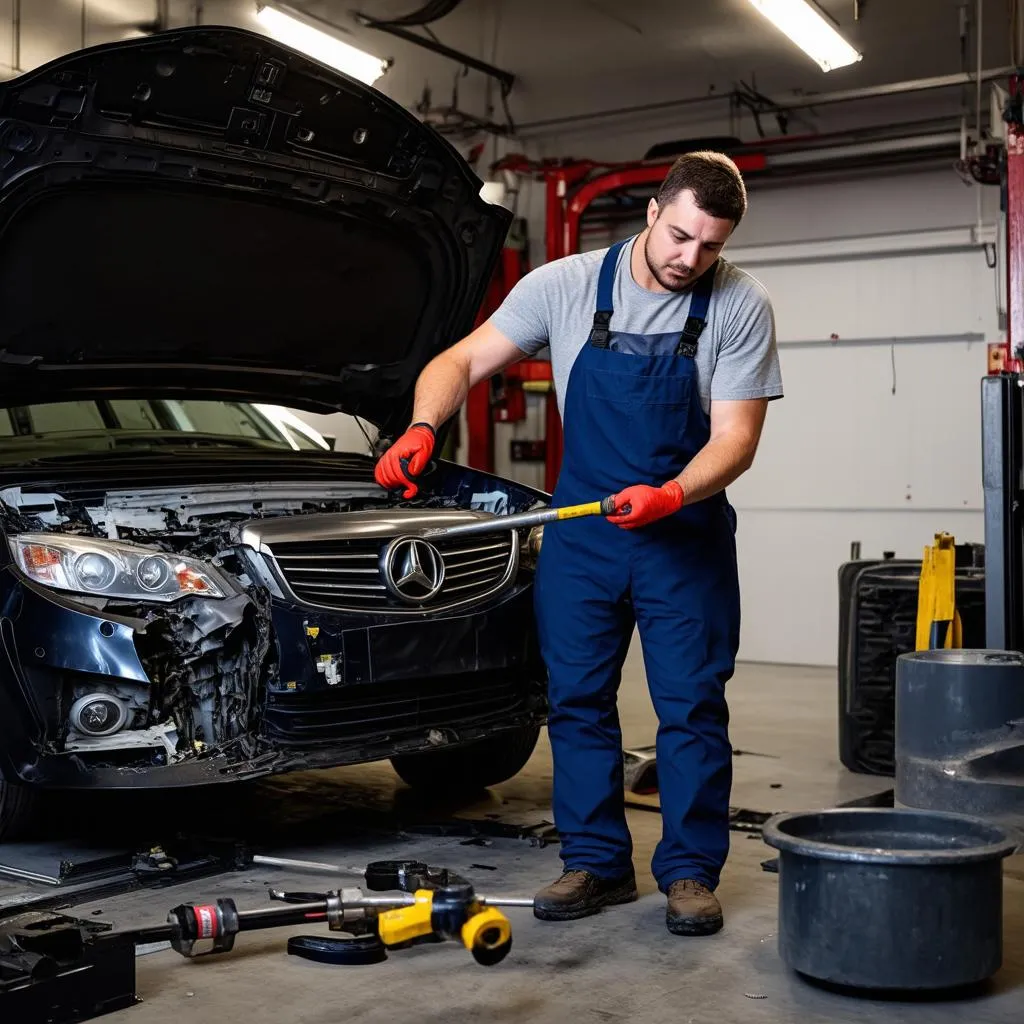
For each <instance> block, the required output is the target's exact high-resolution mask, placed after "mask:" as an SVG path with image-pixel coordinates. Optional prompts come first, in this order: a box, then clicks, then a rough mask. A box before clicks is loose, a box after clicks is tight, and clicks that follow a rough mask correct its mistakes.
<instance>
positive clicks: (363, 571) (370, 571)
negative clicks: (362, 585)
mask: <svg viewBox="0 0 1024 1024" xmlns="http://www.w3.org/2000/svg"><path fill="white" fill-rule="evenodd" d="M287 568H288V571H289V573H306V572H334V573H336V572H337V571H338V570H337V569H331V568H330V567H327V568H324V567H323V566H315V567H311V568H300V567H299V566H295V567H292V566H287ZM345 572H358V573H360V574H362V575H366V574H369V575H371V576H378V575H379V574H380V570H379V569H377V568H373V569H349V568H346V569H345Z"/></svg>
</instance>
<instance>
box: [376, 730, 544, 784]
mask: <svg viewBox="0 0 1024 1024" xmlns="http://www.w3.org/2000/svg"><path fill="white" fill-rule="evenodd" d="M539 736H540V726H539V725H528V726H525V727H523V728H520V729H510V730H508V731H506V732H499V733H496V734H495V735H494V736H491V737H488V738H487V739H486V740H478V741H477V742H476V743H469V744H467V745H466V746H464V747H452V748H451V749H450V750H436V751H435V750H431V751H427V752H426V753H423V754H401V755H399V756H398V757H393V758H391V764H392V766H393V767H394V769H395V771H396V772H398V775H399V777H400V778H401V779H402V781H403V782H405V783H407V784H408V785H410V786H412V787H413V788H414V789H431V790H441V791H444V792H449V793H450V792H452V791H453V790H455V791H459V792H476V791H478V790H481V789H486V788H487V787H488V786H496V785H498V783H500V782H506V781H507V780H508V779H511V778H512V777H513V776H515V775H518V774H519V773H520V772H521V771H522V770H523V768H524V767H525V766H526V762H527V761H529V760H530V757H531V755H532V754H533V749H534V747H536V746H537V739H538V737H539Z"/></svg>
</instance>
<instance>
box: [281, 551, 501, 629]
mask: <svg viewBox="0 0 1024 1024" xmlns="http://www.w3.org/2000/svg"><path fill="white" fill-rule="evenodd" d="M431 543H432V544H433V546H434V547H435V548H437V550H438V552H439V553H440V555H441V558H442V560H443V562H444V583H443V584H442V586H441V589H440V590H439V591H438V592H437V594H436V595H434V597H432V598H431V599H430V600H429V601H425V602H424V603H422V604H419V605H415V606H411V605H410V604H408V603H406V602H404V601H402V600H401V599H400V598H398V597H395V596H394V595H393V594H391V592H390V591H389V590H388V588H387V586H386V585H385V583H384V579H383V577H382V574H381V571H380V564H379V563H380V556H381V552H382V551H383V550H384V547H385V546H386V544H387V541H386V540H377V539H358V540H334V541H312V542H286V543H275V544H274V545H273V552H272V556H273V558H274V560H275V562H276V564H277V568H278V571H279V572H280V574H281V577H282V579H283V580H284V581H285V583H287V585H288V587H289V589H290V590H291V591H292V593H293V594H294V595H295V597H296V598H297V599H298V600H299V601H301V602H302V603H303V604H308V605H315V606H318V607H322V608H331V609H335V610H339V611H345V610H351V611H375V610H380V611H387V612H410V611H434V610H438V609H441V608H450V607H456V606H458V605H462V604H468V603H470V602H474V601H479V600H481V599H482V598H485V597H488V596H490V595H492V594H494V593H497V592H498V591H500V590H501V589H503V588H504V586H505V585H506V584H507V583H508V582H509V581H510V579H511V576H512V573H513V571H514V569H515V566H516V562H517V558H516V555H517V552H516V546H515V542H514V534H512V533H499V534H484V535H482V536H476V537H464V538H458V539H455V540H443V539H442V540H436V541H432V542H431Z"/></svg>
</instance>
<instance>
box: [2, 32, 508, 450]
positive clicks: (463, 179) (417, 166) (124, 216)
mask: <svg viewBox="0 0 1024 1024" xmlns="http://www.w3.org/2000/svg"><path fill="white" fill-rule="evenodd" d="M479 189H480V181H479V179H478V178H477V177H476V175H475V174H474V173H473V172H472V171H471V169H470V168H469V167H468V165H467V164H466V163H465V161H464V160H463V159H462V158H461V156H460V155H459V154H458V153H457V152H456V151H455V150H454V149H453V148H452V147H451V146H450V145H449V144H448V143H447V142H446V141H445V140H444V139H442V138H441V137H440V136H439V135H437V133H435V132H434V131H433V130H432V129H430V128H428V127H427V126H425V125H423V124H422V123H420V122H419V121H418V120H417V119H416V118H415V117H414V116H413V115H411V114H410V113H409V112H408V111H406V110H404V109H403V108H402V107H400V106H399V105H397V104H395V103H393V102H391V101H390V100H388V99H387V98H386V97H384V96H383V95H381V94H380V93H378V92H376V91H375V90H373V89H371V88H369V87H367V86H365V85H362V84H361V83H358V82H356V81H354V80H352V79H349V78H347V77H345V76H343V75H341V74H339V73H337V72H335V71H333V70H331V69H329V68H326V67H324V66H323V65H320V64H317V63H316V62H314V61H312V60H310V59H308V58H306V57H305V56H303V55H301V54H298V53H296V52H295V51H292V50H289V49H287V48H285V47H282V46H280V45H278V44H276V43H274V42H273V41H272V40H269V39H266V38H265V37H263V36H261V35H256V34H253V33H248V32H244V31H241V30H236V29H225V28H201V29H186V30H182V31H176V32H169V33H163V34H160V35H157V36H152V37H150V38H147V39H143V40H131V41H128V42H122V43H115V44H112V45H108V46H102V47H97V48H94V49H91V50H83V51H81V52H79V53H76V54H72V55H70V56H67V57H64V58H61V59H60V60H58V61H55V62H53V63H51V64H49V65H46V66H45V67H43V68H40V69H38V70H37V71H34V72H31V73H29V74H27V75H24V76H22V77H21V78H18V79H15V80H13V81H10V82H7V83H5V84H3V85H0V310H2V315H0V405H7V406H11V405H25V404H29V403H32V402H40V401H54V400H64V399H68V398H78V397H98V396H100V395H109V394H114V393H119V394H122V395H124V394H127V393H131V394H132V395H137V396H139V397H149V396H166V395H175V394H177V395H181V394H185V393H187V394H188V395H189V397H192V398H198V397H211V398H231V399H234V400H250V401H264V402H276V403H280V404H286V405H292V406H299V407H304V408H308V409H313V410H320V411H332V410H342V411H345V412H349V413H353V414H356V415H359V416H362V417H364V418H366V419H368V420H370V421H372V422H373V423H376V424H377V425H378V426H380V427H381V428H382V430H383V431H385V432H389V431H391V430H394V429H397V428H399V427H401V426H403V425H404V422H405V420H406V419H407V417H408V414H409V412H410V406H411V397H412V390H413V386H414V383H415V379H416V376H417V375H418V373H419V371H420V370H421V369H422V367H423V366H424V365H425V364H426V363H427V362H428V361H429V360H430V359H431V358H433V356H435V355H436V354H437V353H438V352H439V351H441V350H442V349H443V348H445V347H447V346H448V345H451V344H453V343H454V342H455V341H457V340H458V339H459V338H460V337H462V336H463V335H464V334H466V333H467V332H468V331H469V330H470V329H471V327H472V323H473V318H474V316H475V314H476V311H477V308H478V307H479V304H480V302H481V300H482V297H483V294H484V291H485V289H486V287H487V284H488V281H489V279H490V275H491V272H492V269H493V266H494V262H495V260H496V259H497V256H498V253H499V252H500V248H501V245H502V243H503V241H504V238H505V233H506V231H507V228H508V224H509V221H510V214H509V213H508V212H507V211H506V210H504V209H502V208H501V207H497V206H493V205H490V204H488V203H486V202H485V201H484V200H482V199H481V198H480V196H479Z"/></svg>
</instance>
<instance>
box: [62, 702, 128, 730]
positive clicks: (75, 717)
mask: <svg viewBox="0 0 1024 1024" xmlns="http://www.w3.org/2000/svg"><path fill="white" fill-rule="evenodd" d="M68 720H69V721H70V723H71V728H72V729H74V730H75V731H76V732H80V733H82V734H83V735H85V736H110V735H112V734H113V733H115V732H117V731H118V730H119V729H123V728H124V726H125V725H126V724H127V722H128V708H127V706H126V705H124V704H123V703H122V702H121V701H120V700H118V699H117V697H112V696H110V694H108V693H90V694H88V695H87V696H85V697H79V698H78V700H76V701H75V703H74V704H72V705H71V714H70V715H69V716H68Z"/></svg>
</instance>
